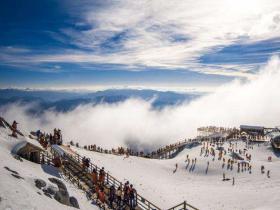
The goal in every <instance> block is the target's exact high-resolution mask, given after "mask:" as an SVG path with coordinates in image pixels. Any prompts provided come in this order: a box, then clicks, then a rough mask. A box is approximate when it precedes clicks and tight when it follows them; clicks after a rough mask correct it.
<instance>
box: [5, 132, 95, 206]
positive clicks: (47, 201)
mask: <svg viewBox="0 0 280 210" xmlns="http://www.w3.org/2000/svg"><path fill="white" fill-rule="evenodd" d="M10 133H11V132H10V130H8V129H4V128H2V127H0V197H1V199H0V210H55V209H59V210H71V209H73V210H74V209H76V208H73V207H70V206H66V205H63V204H60V203H59V202H57V201H56V200H54V199H51V198H49V197H47V196H45V195H44V194H43V193H42V191H41V190H39V189H38V188H36V187H35V183H34V179H36V178H39V179H42V180H44V181H46V182H47V184H48V185H54V184H52V183H51V182H49V180H48V178H50V177H55V178H58V179H59V180H61V181H63V183H64V184H65V185H66V187H67V189H68V192H69V195H70V196H74V197H75V198H76V199H77V200H78V202H79V205H80V209H89V210H90V209H93V210H97V209H99V208H97V207H96V206H94V205H92V204H91V203H90V201H88V200H87V199H86V196H85V195H84V193H83V192H82V191H80V190H78V189H77V188H76V187H74V186H73V185H72V184H70V183H68V182H67V181H65V180H64V179H63V178H62V177H60V175H59V174H58V172H57V170H56V168H53V167H51V166H47V165H39V164H36V163H32V162H29V161H27V160H24V159H23V162H20V161H19V160H16V159H15V158H14V157H13V156H12V155H11V151H12V149H13V148H14V147H15V146H16V145H17V144H18V143H20V142H24V141H34V140H32V139H29V138H26V137H19V138H18V139H15V138H13V137H10V136H9V134H10ZM33 143H34V142H33ZM34 144H36V142H35V143H34ZM4 167H8V168H9V169H11V170H13V171H16V172H17V173H18V175H19V176H20V177H22V178H23V179H22V178H20V179H17V178H15V177H14V176H12V175H11V174H13V173H12V172H10V171H8V170H7V169H5V168H4ZM38 192H39V193H41V195H40V194H38Z"/></svg>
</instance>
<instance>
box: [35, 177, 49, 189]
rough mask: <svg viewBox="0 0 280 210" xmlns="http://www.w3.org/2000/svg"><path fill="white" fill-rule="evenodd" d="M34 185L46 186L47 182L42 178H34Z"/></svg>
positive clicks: (38, 186)
mask: <svg viewBox="0 0 280 210" xmlns="http://www.w3.org/2000/svg"><path fill="white" fill-rule="evenodd" d="M35 186H36V187H37V188H39V189H41V188H43V187H46V186H47V183H46V182H45V181H44V180H42V179H35Z"/></svg>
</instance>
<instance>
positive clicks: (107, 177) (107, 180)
mask: <svg viewBox="0 0 280 210" xmlns="http://www.w3.org/2000/svg"><path fill="white" fill-rule="evenodd" d="M106 175H107V184H109V177H108V173H106Z"/></svg>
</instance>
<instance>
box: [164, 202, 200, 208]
mask: <svg viewBox="0 0 280 210" xmlns="http://www.w3.org/2000/svg"><path fill="white" fill-rule="evenodd" d="M186 209H192V210H198V209H197V208H195V207H194V206H192V205H190V204H188V203H187V202H186V201H184V202H183V203H180V204H178V205H176V206H173V207H171V208H169V209H168V210H186Z"/></svg>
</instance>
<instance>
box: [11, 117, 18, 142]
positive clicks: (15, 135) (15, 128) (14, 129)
mask: <svg viewBox="0 0 280 210" xmlns="http://www.w3.org/2000/svg"><path fill="white" fill-rule="evenodd" d="M17 125H18V123H17V122H16V121H15V120H14V122H13V124H12V136H13V137H15V138H17Z"/></svg>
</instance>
